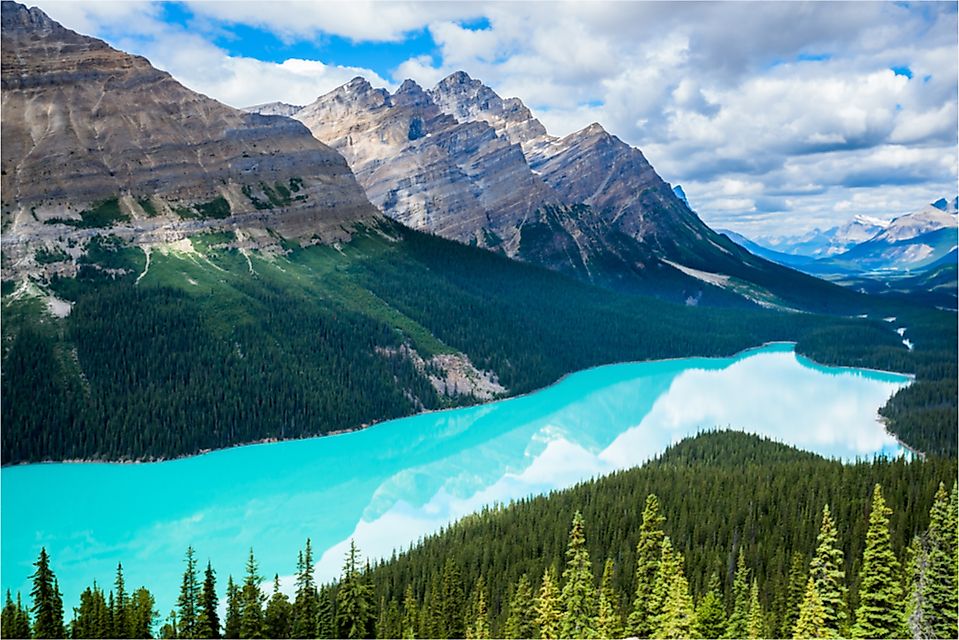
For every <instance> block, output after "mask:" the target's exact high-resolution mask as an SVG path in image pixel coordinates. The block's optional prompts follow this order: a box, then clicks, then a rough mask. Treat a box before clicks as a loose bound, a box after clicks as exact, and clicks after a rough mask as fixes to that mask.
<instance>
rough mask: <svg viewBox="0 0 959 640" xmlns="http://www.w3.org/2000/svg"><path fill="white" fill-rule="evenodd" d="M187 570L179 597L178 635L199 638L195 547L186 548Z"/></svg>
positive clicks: (177, 602) (184, 573)
mask: <svg viewBox="0 0 959 640" xmlns="http://www.w3.org/2000/svg"><path fill="white" fill-rule="evenodd" d="M185 560H186V569H184V571H183V580H182V581H181V582H180V595H179V596H178V597H177V601H176V606H177V633H178V634H179V635H180V636H182V637H184V638H196V637H197V624H196V623H197V603H198V600H199V594H200V584H199V581H198V579H197V575H196V558H195V556H194V551H193V547H192V546H189V547H187V548H186V558H185Z"/></svg>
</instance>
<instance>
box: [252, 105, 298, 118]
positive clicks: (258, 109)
mask: <svg viewBox="0 0 959 640" xmlns="http://www.w3.org/2000/svg"><path fill="white" fill-rule="evenodd" d="M302 108H303V105H301V104H289V103H288V102H267V103H265V104H257V105H253V106H252V107H244V109H243V110H244V111H246V112H247V113H258V114H260V115H262V116H292V115H293V114H295V113H296V112H297V111H299V110H300V109H302Z"/></svg>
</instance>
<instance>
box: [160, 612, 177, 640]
mask: <svg viewBox="0 0 959 640" xmlns="http://www.w3.org/2000/svg"><path fill="white" fill-rule="evenodd" d="M160 637H161V638H165V639H171V640H172V639H175V638H179V637H180V630H179V627H178V626H177V619H176V611H175V610H173V611H170V615H169V616H167V619H166V622H165V623H164V625H163V626H162V627H160Z"/></svg>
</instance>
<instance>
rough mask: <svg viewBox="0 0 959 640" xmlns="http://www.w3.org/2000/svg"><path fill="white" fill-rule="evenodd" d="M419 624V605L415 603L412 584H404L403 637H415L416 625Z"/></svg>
mask: <svg viewBox="0 0 959 640" xmlns="http://www.w3.org/2000/svg"><path fill="white" fill-rule="evenodd" d="M418 626H419V607H418V606H417V603H416V596H415V595H414V594H413V585H412V584H407V585H406V592H405V593H404V594H403V634H402V636H403V637H404V638H410V639H411V638H415V637H416V631H417V627H418Z"/></svg>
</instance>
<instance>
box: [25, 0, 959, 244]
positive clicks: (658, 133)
mask: <svg viewBox="0 0 959 640" xmlns="http://www.w3.org/2000/svg"><path fill="white" fill-rule="evenodd" d="M38 4H39V6H40V7H41V8H43V9H44V10H46V11H47V12H48V13H49V14H50V15H51V17H53V18H54V19H57V20H59V21H61V22H62V23H63V24H65V25H66V26H68V27H70V28H72V29H75V30H77V31H80V32H83V33H87V34H90V35H95V36H98V37H102V38H104V39H105V40H107V41H108V42H109V43H111V44H112V45H114V46H116V47H118V48H122V49H124V50H127V51H130V52H133V53H137V54H140V55H144V56H146V57H147V58H149V59H150V60H151V62H153V63H154V64H155V65H156V66H158V67H160V68H162V69H165V70H167V71H169V72H170V73H172V74H173V75H174V76H175V77H176V78H177V79H178V80H180V81H181V82H183V83H184V84H186V85H187V86H189V87H190V88H192V89H195V90H197V91H200V92H202V93H205V94H206V95H209V96H212V97H214V98H217V99H219V100H221V101H223V102H225V103H227V104H230V105H233V106H237V107H243V106H249V105H252V104H258V103H262V102H269V101H273V100H282V101H285V102H292V103H294V104H306V103H308V102H310V101H312V100H313V99H315V98H316V97H317V96H318V95H321V94H323V93H325V92H327V91H330V90H331V89H333V88H335V87H336V86H338V85H340V84H343V83H344V82H347V81H348V80H349V79H351V78H352V77H354V76H356V75H363V76H365V77H367V78H368V79H369V80H370V81H371V82H372V83H373V84H374V85H378V86H386V87H387V88H390V89H395V88H396V87H397V86H398V85H399V84H400V83H401V82H402V81H403V79H405V78H408V77H409V78H413V79H414V80H416V81H417V82H419V83H420V84H422V85H424V86H432V85H433V84H434V83H435V82H437V81H438V80H439V79H441V78H442V77H444V76H445V75H448V74H449V73H451V72H453V71H456V70H459V69H462V70H465V71H466V72H467V73H469V74H470V75H472V76H473V77H476V78H479V79H481V80H483V81H484V82H486V83H487V84H488V85H490V86H491V87H493V89H495V90H496V91H497V92H498V93H500V94H501V95H503V96H504V97H508V96H518V97H520V98H522V99H523V100H524V102H526V104H527V105H529V106H530V107H531V108H532V109H533V110H534V113H535V114H536V116H537V117H539V118H540V119H541V120H542V121H543V123H544V124H545V125H546V126H547V128H548V129H549V131H550V132H551V133H553V134H556V135H565V134H567V133H569V132H571V131H574V130H576V129H579V128H582V127H585V126H587V125H589V124H590V123H591V122H594V121H598V122H600V123H602V124H603V125H604V127H605V128H606V129H607V130H609V131H611V132H612V133H615V134H616V135H618V136H619V137H620V138H622V139H623V140H625V141H627V142H629V143H630V144H634V145H636V146H639V147H640V148H641V149H642V150H643V152H644V153H645V154H646V156H647V158H649V160H650V161H651V162H652V163H653V165H654V167H656V169H657V171H658V172H659V173H660V174H661V175H662V176H663V177H664V178H665V179H666V180H668V181H669V182H672V183H674V184H676V183H681V184H682V185H683V187H684V189H685V191H686V193H687V195H688V197H689V200H690V202H691V204H692V205H693V207H694V208H695V209H696V210H697V211H698V212H699V213H700V215H701V216H702V217H703V218H704V219H705V220H706V221H707V222H709V223H711V224H713V225H714V226H720V227H729V228H732V229H734V230H737V231H741V232H743V233H746V234H748V235H753V236H756V235H778V234H782V233H792V232H797V231H802V230H805V229H809V228H812V227H816V226H818V227H826V226H831V225H833V224H839V223H842V222H844V221H846V220H848V219H849V218H851V217H852V216H854V215H856V214H866V215H872V216H879V217H886V218H888V217H890V216H892V215H895V214H898V213H903V212H905V211H909V210H915V209H918V208H920V207H922V206H923V205H924V204H925V203H927V202H930V201H932V200H935V199H937V198H939V197H940V196H950V195H955V192H956V190H957V184H956V183H957V171H959V170H957V163H959V160H957V152H956V145H957V141H956V122H957V117H959V115H957V103H959V98H957V91H959V89H957V73H959V72H957V55H959V45H957V36H956V33H957V17H956V13H957V12H956V3H954V2H922V3H896V4H894V3H885V2H883V3H872V2H853V3H839V2H819V3H811V4H804V3H735V2H723V3H691V2H683V3H669V2H653V3H644V2H630V3H625V2H609V3H607V2H593V3H578V2H557V3H548V2H525V3H508V2H491V3H484V2H476V3H458V2H425V3H415V2H379V3H371V2H359V1H357V2H338V3H329V2H327V3H321V2H295V1H291V2H287V1H277V0H274V1H270V2H256V1H253V0H248V1H241V2H227V1H219V2H210V1H206V2H203V1H186V2H169V3H164V2H138V1H127V2H109V1H95V0H94V1H87V2H63V1H60V0H40V1H39V2H38Z"/></svg>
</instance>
